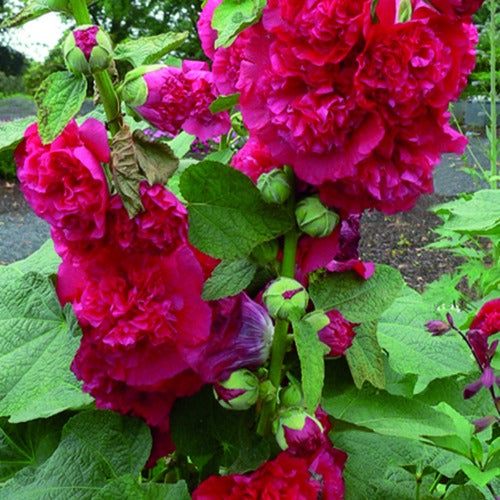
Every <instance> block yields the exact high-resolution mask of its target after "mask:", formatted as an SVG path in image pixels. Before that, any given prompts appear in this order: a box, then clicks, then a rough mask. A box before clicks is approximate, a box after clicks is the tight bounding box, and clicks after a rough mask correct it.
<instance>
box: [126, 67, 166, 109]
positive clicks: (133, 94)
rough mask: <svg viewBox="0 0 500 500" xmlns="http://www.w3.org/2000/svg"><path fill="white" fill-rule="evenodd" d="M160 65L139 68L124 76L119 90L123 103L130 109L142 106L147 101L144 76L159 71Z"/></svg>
mask: <svg viewBox="0 0 500 500" xmlns="http://www.w3.org/2000/svg"><path fill="white" fill-rule="evenodd" d="M161 67H162V66H160V65H150V66H140V67H138V68H135V69H133V70H132V71H129V72H128V73H127V74H126V75H125V81H124V82H123V87H122V89H121V97H122V99H123V102H124V103H125V104H127V105H128V106H130V107H131V108H136V107H138V106H142V105H143V104H144V103H145V102H146V101H147V99H148V92H149V91H148V84H147V83H146V80H145V79H144V75H145V74H146V73H148V72H150V71H155V70H157V69H160V68H161Z"/></svg>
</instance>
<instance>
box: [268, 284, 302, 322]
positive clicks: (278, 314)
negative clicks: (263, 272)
mask: <svg viewBox="0 0 500 500" xmlns="http://www.w3.org/2000/svg"><path fill="white" fill-rule="evenodd" d="M262 298H263V300H264V304H265V305H266V307H267V310H268V312H269V315H270V316H272V317H273V318H278V319H291V318H292V317H293V316H295V317H296V318H297V319H300V318H301V317H302V316H304V314H305V312H306V308H307V304H308V303H309V295H308V293H307V291H306V289H305V288H304V287H303V286H302V285H301V284H300V283H299V282H298V281H296V280H294V279H291V278H283V277H282V278H278V279H277V280H275V281H273V283H271V285H270V286H269V287H268V289H267V290H266V291H265V292H264V295H263V297H262Z"/></svg>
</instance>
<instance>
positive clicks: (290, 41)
mask: <svg viewBox="0 0 500 500" xmlns="http://www.w3.org/2000/svg"><path fill="white" fill-rule="evenodd" d="M410 3H411V4H412V5H411V6H410V5H408V7H410V12H409V15H408V16H407V17H408V18H404V17H403V18H400V17H401V16H402V14H401V12H400V4H401V2H397V1H395V0H381V1H380V2H378V4H377V8H376V10H375V12H372V11H371V6H372V4H373V2H371V1H370V0H355V1H352V0H338V1H335V2H331V1H326V0H316V1H314V2H306V3H303V2H289V1H285V0H270V1H269V2H268V4H267V7H266V8H265V9H264V12H263V16H262V19H261V21H260V22H259V23H258V24H256V25H254V26H252V27H250V28H248V29H247V30H245V31H244V32H243V33H242V34H240V35H239V37H238V38H237V39H236V42H235V43H234V44H233V45H231V46H230V47H229V48H218V49H215V48H214V40H215V32H214V31H213V30H212V29H211V28H210V22H209V21H210V19H211V16H212V15H213V11H214V9H215V8H216V7H217V6H218V5H219V4H220V0H212V1H209V2H208V3H207V5H206V6H205V9H204V11H203V13H202V17H201V19H200V23H199V32H200V37H201V39H202V42H203V47H204V49H205V52H206V54H207V55H208V56H209V57H210V58H212V60H213V73H214V78H215V84H216V85H218V86H219V90H220V91H225V92H228V91H233V92H234V91H235V90H237V91H239V92H240V93H241V96H240V99H239V107H240V109H241V112H242V115H243V119H244V122H245V125H246V126H247V127H248V129H249V131H250V144H251V146H248V150H247V151H245V152H242V153H240V154H239V155H238V156H239V157H238V158H237V159H236V160H235V166H236V167H237V168H242V170H243V171H245V173H248V174H251V176H252V177H253V176H255V173H256V172H258V168H257V167H255V166H254V161H253V160H251V159H245V160H243V159H242V157H243V156H244V155H250V156H251V157H253V158H255V157H256V156H257V157H258V156H262V154H263V153H264V154H265V155H266V156H267V155H268V156H269V159H267V158H266V159H265V161H264V162H263V163H262V165H263V166H262V167H261V168H262V170H263V171H266V170H267V165H274V166H280V165H284V164H287V165H291V166H293V168H294V171H295V173H296V175H297V176H298V178H299V179H301V180H302V181H304V182H306V183H308V184H310V185H312V186H314V187H315V189H317V190H318V191H319V193H320V195H321V198H322V200H323V201H324V202H325V203H326V204H327V205H329V206H333V207H336V208H342V209H345V210H347V211H349V212H360V211H362V210H364V209H367V208H376V209H379V210H382V211H384V212H386V213H394V212H397V211H401V210H407V209H409V208H411V207H412V205H413V204H414V203H415V201H416V200H417V198H418V197H419V196H420V195H421V194H422V193H428V192H431V190H432V170H433V167H434V166H435V165H436V163H437V162H438V161H439V158H440V155H441V154H442V153H444V152H457V153H460V152H462V151H463V149H464V147H465V144H466V140H465V138H464V137H462V136H461V135H460V134H458V133H457V132H455V131H454V130H452V129H451V127H450V126H449V124H448V119H449V114H448V111H447V110H448V105H449V103H450V101H452V100H454V99H456V98H457V97H458V96H459V94H460V91H461V90H462V89H463V87H464V86H465V84H466V78H467V75H468V74H469V73H470V71H471V70H472V68H473V65H474V57H475V54H474V44H475V43H476V41H477V34H476V30H475V28H474V26H473V25H472V22H471V19H470V16H469V14H471V13H472V12H473V11H474V10H475V9H477V8H478V7H479V6H480V2H477V1H476V2H450V1H446V2H444V1H443V2H441V1H435V2H432V4H434V5H435V8H434V7H433V6H432V5H430V4H429V3H424V2H417V1H415V0H414V1H413V2H408V4H410ZM465 4H467V5H465ZM220 61H224V62H223V63H221V62H220ZM220 67H224V68H225V71H224V72H222V71H218V68H220ZM228 80H231V85H227V83H228Z"/></svg>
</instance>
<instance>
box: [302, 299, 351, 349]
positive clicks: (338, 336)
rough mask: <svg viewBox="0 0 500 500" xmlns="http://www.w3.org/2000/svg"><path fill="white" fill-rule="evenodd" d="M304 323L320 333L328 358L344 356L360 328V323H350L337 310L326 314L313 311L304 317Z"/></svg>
mask: <svg viewBox="0 0 500 500" xmlns="http://www.w3.org/2000/svg"><path fill="white" fill-rule="evenodd" d="M304 321H306V322H307V323H309V325H311V326H312V327H313V328H314V330H316V331H317V332H318V337H319V340H320V341H321V342H323V344H325V355H326V356H328V357H337V356H343V355H344V354H345V353H346V351H347V349H349V347H351V345H352V341H353V339H354V337H355V336H356V332H355V330H354V328H355V327H356V326H359V324H358V323H351V322H350V321H348V320H347V319H346V318H344V316H343V315H342V313H340V312H339V311H337V310H335V309H332V310H331V311H327V312H326V313H325V312H323V311H313V312H312V313H309V314H307V315H306V316H304Z"/></svg>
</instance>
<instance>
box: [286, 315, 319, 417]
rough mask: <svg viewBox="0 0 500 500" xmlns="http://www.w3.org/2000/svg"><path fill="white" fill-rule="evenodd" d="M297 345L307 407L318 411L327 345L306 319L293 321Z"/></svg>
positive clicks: (311, 410) (312, 410)
mask: <svg viewBox="0 0 500 500" xmlns="http://www.w3.org/2000/svg"><path fill="white" fill-rule="evenodd" d="M293 333H294V337H295V346H296V347H297V354H298V355H299V360H300V371H301V374H302V377H301V379H302V390H303V392H304V400H305V403H306V407H307V409H308V410H309V411H310V412H314V411H316V408H317V407H318V405H319V403H320V401H321V393H322V391H323V384H324V381H325V360H324V355H325V345H324V344H323V343H322V342H321V341H320V340H319V337H318V333H317V332H316V330H315V329H314V328H313V327H312V326H311V325H310V324H309V323H307V322H305V321H298V322H294V323H293Z"/></svg>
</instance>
